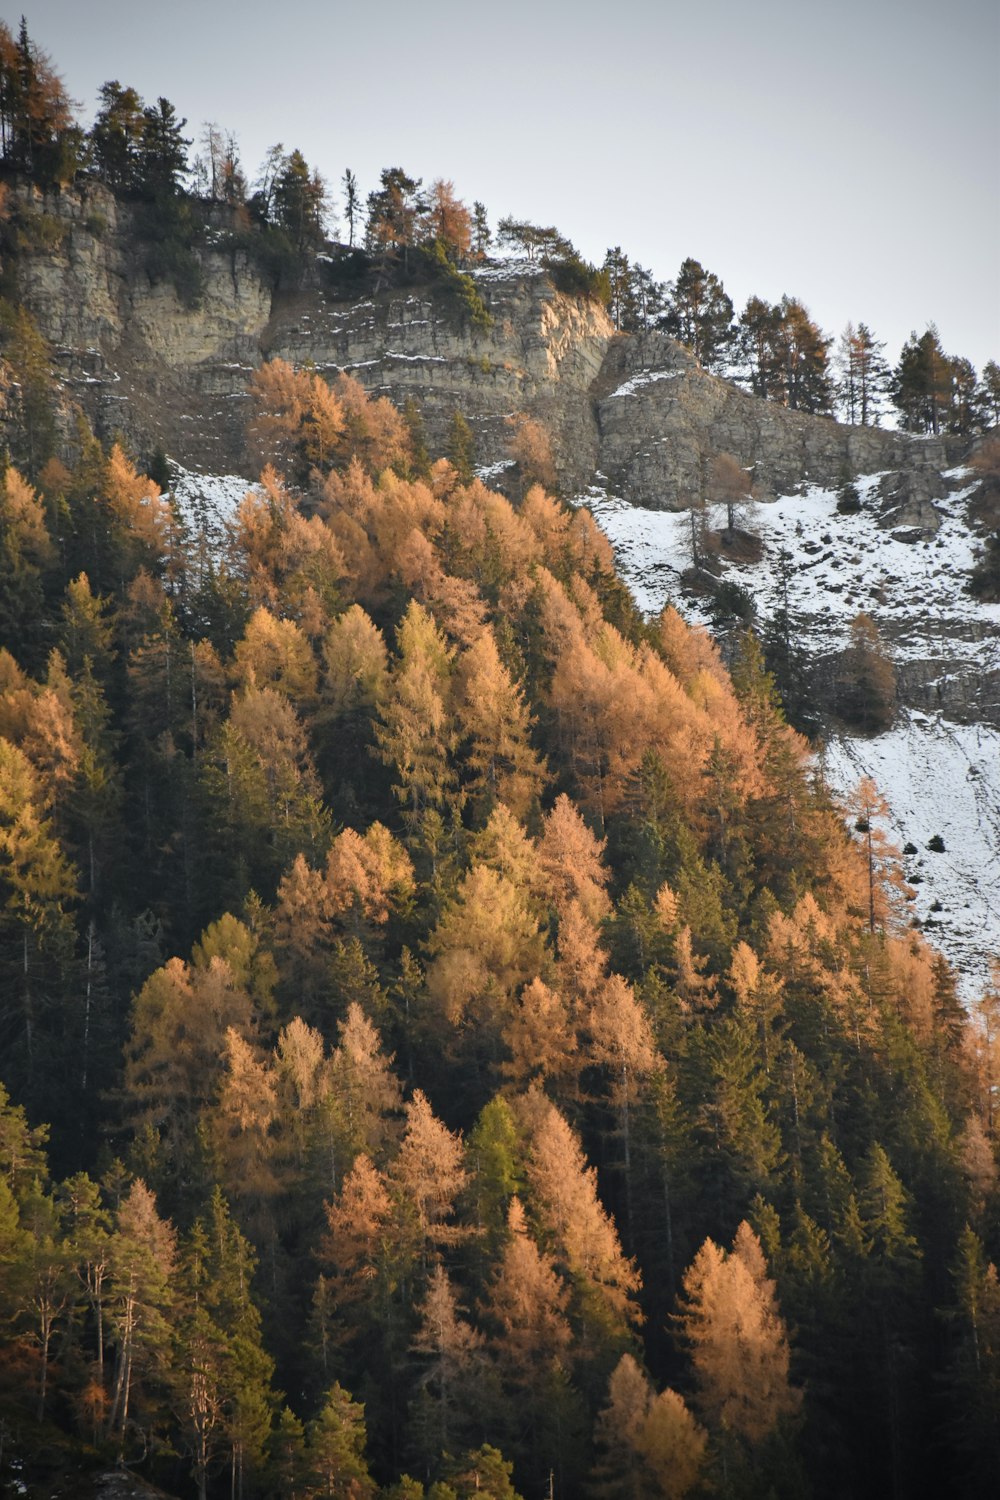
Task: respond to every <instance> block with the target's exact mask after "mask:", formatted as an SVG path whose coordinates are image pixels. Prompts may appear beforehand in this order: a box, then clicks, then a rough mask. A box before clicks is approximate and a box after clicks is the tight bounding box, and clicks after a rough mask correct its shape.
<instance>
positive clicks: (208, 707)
mask: <svg viewBox="0 0 1000 1500" xmlns="http://www.w3.org/2000/svg"><path fill="white" fill-rule="evenodd" d="M8 41H10V38H8ZM10 46H11V47H14V46H15V44H14V43H13V42H12V41H10ZM8 51H9V49H8ZM0 52H3V48H0ZM13 55H14V54H13V53H11V56H13ZM5 59H6V60H5ZM8 62H9V58H8V57H7V53H3V56H2V57H0V66H2V67H6V66H7V65H8ZM10 66H12V67H13V66H14V64H10ZM109 87H110V86H109ZM165 102H166V101H161V104H162V103H165ZM160 118H161V124H162V121H163V111H162V110H161V111H160ZM154 123H155V121H154ZM60 128H64V129H65V130H68V129H69V126H68V125H65V126H64V127H60ZM150 129H152V127H150ZM57 134H58V132H57ZM150 138H151V139H152V136H151V137H150ZM12 139H14V140H15V144H16V139H17V137H16V136H14V137H12ZM109 139H110V137H109ZM29 144H30V142H29ZM42 144H44V143H42ZM11 149H14V148H13V147H12V148H11ZM34 149H35V151H36V153H38V152H40V151H41V146H40V145H39V144H38V143H37V142H36V143H35V147H34ZM108 149H109V150H110V148H108ZM43 159H45V158H43ZM109 159H110V158H109ZM21 165H22V166H23V165H24V164H21ZM11 327H12V328H13V327H14V325H13V324H12V325H11ZM16 332H17V330H16V328H14V332H13V333H12V332H11V328H8V329H7V332H6V335H5V336H6V338H7V340H8V342H7V344H6V345H5V346H4V347H5V349H7V350H8V351H9V350H10V348H11V347H12V345H11V340H13V339H14V337H15V334H16ZM21 339H22V344H23V345H24V347H25V348H28V347H29V346H30V329H27V328H25V329H22V333H21ZM17 347H18V348H20V347H21V346H20V345H18V346H17ZM29 353H30V349H29ZM22 357H23V360H24V361H25V368H27V358H28V356H27V355H26V354H25V355H23V356H22ZM19 388H20V398H19V399H20V401H21V408H20V417H19V419H18V420H19V423H20V426H19V427H18V431H19V432H20V434H21V437H22V439H23V442H22V447H21V449H20V451H19V452H18V454H17V455H16V457H17V460H18V461H17V463H16V464H15V463H13V462H11V461H10V458H9V457H8V459H7V460H6V461H5V464H4V469H3V475H2V480H0V1079H2V1085H0V1484H15V1483H16V1484H19V1485H20V1486H21V1489H20V1491H19V1493H22V1494H23V1493H29V1494H32V1495H34V1494H37V1495H42V1494H46V1495H47V1494H50V1493H54V1492H55V1491H56V1490H57V1489H58V1491H59V1492H60V1493H61V1494H63V1495H66V1494H74V1493H75V1494H85V1493H89V1490H88V1489H87V1486H88V1484H89V1483H91V1479H90V1478H88V1476H92V1475H94V1474H96V1473H98V1472H100V1471H101V1470H102V1469H103V1470H107V1469H109V1468H112V1467H114V1466H115V1465H116V1464H121V1465H124V1466H127V1467H128V1468H130V1469H131V1470H133V1472H135V1473H136V1474H138V1475H141V1476H143V1477H144V1478H145V1479H147V1480H149V1481H150V1482H153V1483H156V1484H158V1485H160V1486H162V1487H163V1488H164V1489H166V1490H167V1491H169V1492H170V1493H171V1494H174V1495H178V1496H195V1495H197V1496H198V1497H199V1500H207V1497H223V1496H228V1497H239V1500H254V1497H260V1500H266V1497H274V1500H314V1497H316V1500H318V1497H333V1496H338V1497H341V1496H342V1497H352V1500H361V1497H367V1496H375V1495H377V1494H379V1495H384V1496H386V1497H394V1500H419V1497H421V1496H424V1495H426V1496H428V1497H433V1500H454V1497H468V1496H472V1495H473V1494H486V1495H492V1496H495V1497H498V1500H499V1497H512V1496H515V1495H521V1496H524V1497H527V1500H533V1497H542V1496H550V1497H552V1500H556V1497H567V1500H571V1497H576V1496H583V1497H589V1496H592V1497H594V1500H630V1497H639V1500H645V1497H657V1496H664V1497H669V1500H681V1497H684V1496H691V1497H713V1496H718V1497H747V1500H750V1497H760V1500H765V1497H767V1500H770V1497H775V1500H799V1497H816V1500H842V1497H858V1500H863V1497H884V1496H893V1497H919V1496H940V1495H945V1494H947V1495H955V1496H969V1497H977V1496H986V1495H991V1494H995V1493H996V1486H997V1483H998V1475H1000V1284H998V1279H997V1270H996V1265H997V1260H998V1256H1000V1228H998V1223H1000V1214H998V1208H1000V1191H998V1173H997V1162H998V1135H1000V1118H998V1113H997V1090H998V1087H1000V991H997V990H994V991H992V992H990V993H989V994H988V995H987V996H986V997H985V998H984V999H983V1000H982V1002H981V1004H980V1005H979V1006H978V1007H977V1008H975V1010H973V1011H971V1012H969V1011H966V1010H965V1009H964V1008H963V1007H962V1006H961V1005H960V1004H959V1002H958V999H957V997H956V981H955V976H954V974H953V973H952V972H951V971H950V970H949V968H948V966H947V964H946V963H945V961H944V960H943V959H942V958H941V957H940V956H939V955H938V954H936V953H935V951H934V950H933V949H932V948H930V947H929V946H928V945H927V944H926V943H925V941H924V939H923V938H922V936H921V935H920V934H919V933H918V932H916V931H914V930H913V929H912V928H911V927H910V926H909V923H908V916H907V909H906V889H905V887H904V886H903V884H902V881H901V879H900V877H899V873H898V865H897V857H896V854H895V851H894V850H893V849H892V848H891V847H890V846H888V845H887V844H886V843H885V841H884V840H883V839H881V837H880V836H879V834H878V830H877V815H878V811H879V808H878V797H877V793H876V792H875V789H874V788H873V787H871V786H870V785H863V786H862V787H861V788H860V789H859V793H858V799H857V805H856V806H855V807H853V808H852V809H850V810H849V819H847V820H845V810H843V809H839V808H836V807H834V806H833V805H832V804H831V803H830V800H829V798H828V797H827V795H826V793H825V790H824V787H823V785H822V782H821V780H820V779H819V777H818V775H817V773H816V771H815V768H814V765H813V762H812V759H811V756H810V753H809V748H808V746H807V744H806V742H805V741H804V740H803V739H802V738H801V737H800V736H799V735H798V734H797V733H796V732H795V731H794V730H792V729H791V728H790V727H789V726H788V725H787V724H786V722H785V719H784V716H783V712H782V709H781V705H780V702H779V700H778V697H777V694H776V692H775V689H774V685H773V682H772V680H771V678H770V677H769V675H768V673H767V671H766V669H765V666H764V662H763V656H762V652H761V648H760V646H759V644H758V642H757V641H756V639H755V637H754V636H753V634H752V633H750V632H747V633H746V635H745V636H744V637H743V638H742V641H741V645H740V648H739V651H738V653H737V656H736V659H735V662H734V665H733V667H732V669H731V671H727V670H726V669H725V668H724V667H723V665H722V663H721V661H720V657H719V655H718V652H717V650H716V648H715V646H714V645H713V643H712V642H711V640H710V638H709V637H708V636H707V635H705V634H703V633H701V632H697V631H694V630H692V629H690V628H689V627H688V626H687V625H686V624H685V623H684V622H683V620H682V618H681V617H680V615H679V614H678V613H677V612H676V611H675V610H674V609H672V608H668V609H666V610H665V611H664V613H663V615H662V616H661V617H660V618H659V619H657V620H654V621H648V620H646V619H644V618H643V617H642V616H640V614H639V613H638V612H637V610H636V608H635V606H634V605H633V603H632V601H631V599H630V596H629V594H628V592H627V590H626V588H625V587H624V585H623V584H622V582H621V581H620V579H619V578H618V577H617V575H616V573H615V570H614V566H613V561H612V557H611V552H610V548H609V545H608V543H607V542H606V540H605V538H604V537H603V535H602V534H601V533H600V531H599V530H598V529H597V527H596V525H595V523H594V522H593V520H592V519H591V517H590V515H589V513H588V512H587V511H586V510H584V509H573V508H572V507H569V506H567V505H566V504H564V503H563V502H562V501H560V500H559V499H558V498H556V497H554V496H553V495H552V494H550V493H547V492H546V491H545V490H544V489H543V488H542V487H541V486H540V485H537V484H535V485H532V484H529V483H525V484H524V485H523V486H522V489H523V493H522V494H521V496H520V498H519V500H518V501H517V503H515V502H513V501H512V500H510V499H508V498H505V497H504V496H502V495H500V494H496V493H493V492H491V491H490V490H489V489H488V488H486V487H485V486H484V485H483V484H482V483H481V482H480V481H479V480H477V479H475V478H474V477H473V476H472V474H471V472H470V470H469V467H468V465H467V464H466V463H465V462H463V461H461V457H460V455H459V454H457V453H453V454H452V456H451V458H450V459H449V458H447V457H437V458H435V457H432V456H431V455H430V454H429V453H428V451H427V445H426V442H425V440H424V437H423V434H422V430H421V424H420V417H419V413H418V412H416V411H412V410H411V411H408V412H407V413H406V414H405V415H403V414H400V413H399V412H398V411H397V410H396V409H395V408H394V407H393V406H392V405H391V404H390V403H389V402H388V401H386V400H384V399H380V398H378V397H373V396H370V395H366V393H365V392H364V390H363V389H362V387H361V386H360V385H359V384H358V383H357V382H356V381H355V380H353V379H352V378H351V377H349V376H346V375H344V376H341V377H339V379H337V380H335V381H334V382H332V383H327V382H326V381H324V380H323V379H321V378H320V377H319V376H318V375H317V374H315V373H312V372H310V371H308V370H302V371H295V370H293V369H292V368H290V367H289V366H287V365H284V364H282V363H281V362H280V361H278V360H275V361H272V362H271V363H270V364H267V365H265V366H263V367H262V369H261V370H260V371H258V373H257V374H256V375H255V377H254V378H253V381H252V383H251V387H250V393H249V400H248V403H247V405H248V411H249V420H248V429H247V442H248V449H249V451H252V452H253V453H255V454H256V455H258V456H259V458H260V463H261V477H260V481H259V483H257V484H255V485H254V486H252V487H248V493H247V495H246V498H245V499H244V500H243V502H242V504H241V506H240V508H239V511H238V514H237V515H236V517H235V520H234V521H233V523H232V525H231V528H230V532H229V536H228V540H227V543H226V546H225V548H224V549H223V551H222V552H221V553H218V554H212V553H208V552H206V550H205V549H204V548H201V547H198V546H197V545H194V544H193V542H192V540H191V539H190V538H188V537H187V536H185V534H184V531H183V528H182V527H181V526H180V524H179V522H178V519H177V516H176V514H175V512H174V509H173V507H172V504H171V501H170V496H169V492H168V490H166V489H165V490H163V491H161V489H160V487H159V486H158V484H157V483H156V482H155V481H154V480H153V479H152V478H151V477H150V476H149V474H148V473H147V472H145V471H144V469H143V467H142V466H141V464H140V463H139V460H138V458H137V457H136V456H135V455H130V454H128V453H127V452H126V451H125V450H124V449H123V447H122V446H121V445H120V444H117V443H110V444H102V443H100V442H99V441H98V440H97V439H96V438H95V437H94V435H93V434H92V433H91V432H90V430H89V429H88V428H87V425H86V423H85V421H84V420H83V418H82V417H80V418H79V420H78V422H77V425H76V428H75V432H74V435H73V440H72V444H71V449H67V450H66V451H65V453H64V456H63V457H59V456H58V455H56V454H55V452H54V448H53V445H52V444H51V443H49V445H48V447H46V445H45V443H44V442H43V441H42V439H43V437H44V433H45V431H46V430H47V429H45V427H44V423H43V421H42V417H43V416H44V413H45V410H46V408H45V402H44V396H45V389H44V380H43V379H42V377H41V375H39V377H38V380H37V381H36V386H35V387H31V386H30V384H29V385H26V384H25V382H24V381H21V382H19ZM33 389H34V390H35V394H36V396H37V398H38V404H37V414H40V415H37V414H36V418H35V425H34V429H32V425H31V423H32V414H31V413H32V408H31V407H30V399H32V390H33ZM26 403H28V404H26ZM32 430H33V431H34V433H35V446H34V447H32V445H31V443H30V442H29V441H28V437H30V434H31V432H32ZM26 434H27V436H25V435H26ZM70 459H71V460H72V461H71V462H70V461H69V460H70ZM160 477H161V478H163V479H165V480H166V479H168V475H165V474H161V475H160Z"/></svg>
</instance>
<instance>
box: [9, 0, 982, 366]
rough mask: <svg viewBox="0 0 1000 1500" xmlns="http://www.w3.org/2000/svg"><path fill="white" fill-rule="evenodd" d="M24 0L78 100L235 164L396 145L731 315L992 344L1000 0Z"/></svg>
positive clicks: (586, 247)
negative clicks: (762, 313)
mask: <svg viewBox="0 0 1000 1500" xmlns="http://www.w3.org/2000/svg"><path fill="white" fill-rule="evenodd" d="M15 9H16V12H17V13H15ZM22 9H23V11H24V13H25V15H26V17H27V21H28V29H29V33H30V35H31V36H32V39H33V40H34V41H35V42H36V43H37V44H38V45H39V46H41V47H42V48H44V50H45V51H47V52H48V53H49V55H50V57H51V59H52V61H53V62H54V63H55V65H56V67H57V69H58V71H59V72H60V73H61V75H62V77H63V79H64V80H65V83H66V85H67V87H68V90H69V92H70V94H71V96H72V97H73V98H74V100H76V101H77V102H78V103H79V105H80V111H79V113H80V117H81V118H82V119H83V121H84V122H85V123H88V124H89V123H90V121H91V120H92V118H93V115H94V112H95V110H96V107H97V91H98V89H99V88H100V85H101V84H102V83H103V82H105V81H106V80H108V79H117V80H118V81H119V82H121V83H123V84H130V85H132V86H133V87H135V88H137V89H138V90H139V92H140V93H141V94H142V95H143V97H144V98H145V99H146V100H147V101H153V100H155V99H156V98H157V97H158V96H160V95H165V96H166V97H167V98H169V99H170V100H171V102H172V103H173V104H174V105H175V107H176V108H177V110H178V112H179V114H181V115H182V116H184V117H186V119H187V121H188V130H187V133H188V135H194V136H195V137H197V136H198V135H200V133H201V129H202V127H203V125H204V123H205V122H206V121H209V120H212V121H215V122H217V123H218V124H219V125H220V126H222V127H223V128H224V129H227V130H232V131H234V132H235V134H236V136H237V138H238V140H239V144H240V152H241V157H242V161H243V165H244V169H245V170H246V172H247V174H248V176H249V177H250V178H251V179H252V178H253V177H254V176H255V175H256V172H257V169H258V167H259V165H260V163H261V161H262V160H263V157H264V155H265V152H266V151H267V150H268V148H269V147H270V146H272V145H273V144H275V143H276V142H278V141H280V142H282V143H283V144H284V146H285V148H286V149H289V150H290V149H292V148H293V147H297V148H298V149H299V150H301V151H302V153H303V155H304V156H305V157H306V159H307V160H308V161H309V163H310V165H312V166H315V167H317V168H318V169H319V171H320V172H321V174H322V175H323V176H324V177H325V178H326V180H327V182H328V184H329V185H330V188H331V190H332V196H333V198H334V204H335V207H338V208H339V207H340V203H341V179H342V177H343V174H344V170H345V168H348V167H349V168H351V170H352V171H353V172H354V173H355V174H356V176H357V179H358V184H359V187H360V189H361V192H362V195H365V194H367V193H368V191H370V190H371V189H372V188H373V187H375V186H376V185H377V182H378V175H379V172H380V170H381V169H382V168H384V167H388V166H401V167H403V168H405V170H406V171H407V172H408V173H409V174H410V175H411V176H414V177H421V178H423V179H424V181H425V182H426V183H429V182H431V181H433V180H434V179H435V178H438V177H441V178H445V179H449V180H451V181H452V182H453V183H454V186H455V190H456V192H457V193H458V194H459V196H460V197H462V198H464V199H465V200H466V202H468V203H469V204H470V205H471V203H472V201H473V200H474V199H479V200H480V201H481V202H483V203H485V205H486V207H487V210H488V212H489V217H490V223H491V224H492V225H495V224H496V221H497V219H499V218H501V217H502V216H504V215H507V214H513V215H514V216H515V217H517V218H522V219H529V220H532V221H533V222H536V223H543V224H555V225H556V226H557V227H558V228H559V230H560V231H561V232H562V233H563V234H565V235H566V236H568V238H570V239H571V240H572V241H573V242H574V243H575V244H576V246H577V248H578V249H579V250H580V251H581V252H582V253H583V254H584V255H585V257H586V258H587V259H589V260H592V261H598V262H599V261H600V260H602V259H603V257H604V253H605V251H606V249H607V248H608V247H609V246H611V245H620V246H621V247H622V249H623V250H624V251H625V252H626V253H627V254H628V255H629V256H630V257H631V258H632V259H633V260H635V261H638V262H640V263H641V264H642V265H644V266H646V267H647V268H648V269H650V270H651V271H653V273H654V274H655V275H656V277H657V278H658V279H660V280H669V279H671V278H673V277H674V276H675V275H676V274H677V270H678V268H679V266H680V264H681V262H682V260H684V258H685V257H687V256H693V257H694V258H695V259H696V260H699V261H701V263H702V264H703V265H704V266H705V267H706V268H708V269H709V270H711V271H714V272H715V274H716V275H717V276H719V277H720V279H721V280H722V282H723V284H724V286H725V288H726V290H727V292H728V293H729V295H730V296H731V298H732V299H733V302H734V303H735V304H736V307H737V310H739V309H740V308H741V307H742V306H743V304H744V303H745V302H746V299H747V297H749V296H750V295H751V294H755V295H757V296H760V297H764V298H766V299H767V300H769V301H777V300H778V299H780V297H781V296H782V295H783V294H787V295H789V296H794V297H798V298H799V299H800V300H801V301H802V302H804V303H805V304H806V306H807V307H808V308H809V310H810V312H811V314H812V316H813V317H814V318H815V319H816V321H817V322H818V323H819V324H820V326H821V327H822V328H823V329H824V330H825V332H826V333H828V334H830V335H834V336H837V335H839V334H840V333H841V331H842V330H843V328H844V326H845V325H846V323H847V322H848V321H853V322H854V323H858V322H864V323H866V324H867V325H868V326H869V328H871V329H872V331H873V332H874V334H875V335H876V337H877V338H880V339H882V340H884V341H885V343H886V346H887V348H886V353H887V355H888V357H889V358H890V360H892V361H893V362H894V361H895V360H896V359H897V358H898V354H899V350H900V348H901V347H902V344H903V342H904V341H905V340H906V338H907V337H908V336H909V335H910V333H911V332H914V331H915V332H917V333H922V332H923V331H924V329H925V328H926V327H927V325H928V324H929V323H931V322H934V323H935V324H936V325H937V328H938V331H939V334H940V337H941V342H942V344H943V346H944V348H945V350H946V352H947V353H948V354H952V355H963V356H964V357H966V358H968V359H971V360H972V362H973V364H974V365H975V366H976V368H977V369H978V370H981V369H982V366H983V364H984V363H985V361H986V360H988V359H996V360H998V361H1000V5H997V3H996V0H950V3H948V4H946V5H944V4H941V0H836V3H834V0H701V3H699V4H697V5H694V4H691V0H683V3H678V0H615V3H608V0H605V3H602V4H597V3H596V0H572V3H567V0H503V3H502V4H496V5H483V4H479V3H477V0H420V3H414V0H378V3H370V4H364V3H362V0H280V3H276V4H273V5H270V6H268V5H265V4H262V3H261V4H255V3H254V0H246V3H245V4H243V5H239V6H237V5H234V4H232V3H231V0H230V3H226V4H222V3H220V0H172V3H169V0H157V3H152V0H21V3H20V5H18V6H17V7H16V8H11V9H10V12H9V13H8V14H5V15H4V16H3V18H4V19H5V20H6V21H7V23H8V25H10V26H11V28H12V29H14V28H16V25H17V23H18V19H19V14H20V12H21V10H22ZM192 154H194V148H193V150H192Z"/></svg>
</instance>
